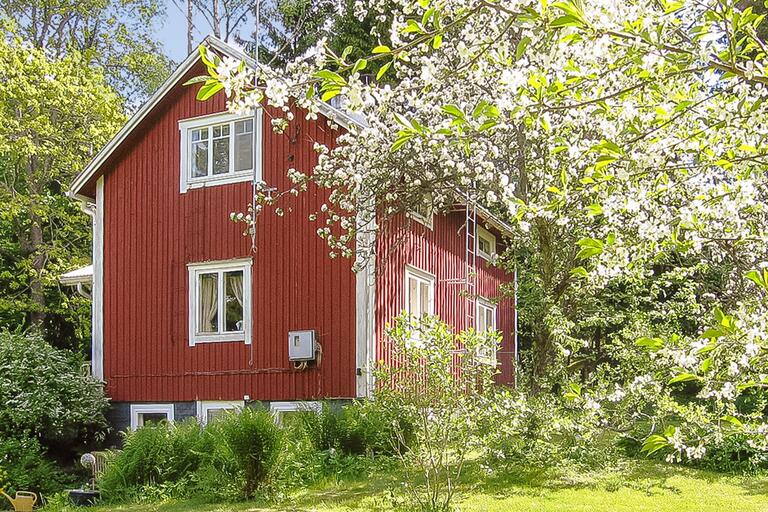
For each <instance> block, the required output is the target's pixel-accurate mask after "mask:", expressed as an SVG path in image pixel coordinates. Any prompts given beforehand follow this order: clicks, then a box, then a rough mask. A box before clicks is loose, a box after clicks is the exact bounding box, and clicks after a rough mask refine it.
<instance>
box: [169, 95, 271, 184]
mask: <svg viewBox="0 0 768 512" xmlns="http://www.w3.org/2000/svg"><path fill="white" fill-rule="evenodd" d="M261 117H262V111H261V109H258V110H257V111H256V112H255V113H249V114H245V115H238V114H230V113H222V114H215V115H212V116H203V117H196V118H193V119H183V120H181V121H179V131H180V132H181V155H180V158H181V192H182V193H184V192H186V191H187V189H190V188H197V187H204V186H211V185H221V184H224V183H236V182H239V181H251V180H253V179H261V151H259V149H260V148H261ZM254 173H255V174H254Z"/></svg>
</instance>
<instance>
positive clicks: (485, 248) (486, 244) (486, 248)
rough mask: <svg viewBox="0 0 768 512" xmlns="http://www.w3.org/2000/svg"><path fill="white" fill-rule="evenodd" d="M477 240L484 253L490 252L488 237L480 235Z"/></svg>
mask: <svg viewBox="0 0 768 512" xmlns="http://www.w3.org/2000/svg"><path fill="white" fill-rule="evenodd" d="M478 240H479V243H480V250H481V251H482V252H484V253H486V254H490V253H491V242H490V241H488V239H486V238H482V237H480V238H479V239H478Z"/></svg>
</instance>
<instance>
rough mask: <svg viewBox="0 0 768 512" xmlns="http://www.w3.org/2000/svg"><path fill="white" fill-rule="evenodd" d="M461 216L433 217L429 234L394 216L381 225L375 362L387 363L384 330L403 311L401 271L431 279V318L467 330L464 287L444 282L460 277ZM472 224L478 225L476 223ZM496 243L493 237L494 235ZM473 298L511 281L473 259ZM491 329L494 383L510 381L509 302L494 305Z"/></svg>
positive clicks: (462, 263)
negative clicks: (495, 343) (495, 342)
mask: <svg viewBox="0 0 768 512" xmlns="http://www.w3.org/2000/svg"><path fill="white" fill-rule="evenodd" d="M464 223H465V213H464V212H453V213H448V214H446V215H435V217H434V220H433V227H432V229H430V228H427V227H425V226H422V225H421V224H419V223H418V222H415V221H409V219H407V218H406V217H405V216H402V215H398V216H395V217H392V218H390V219H387V220H385V221H383V222H382V226H381V228H380V230H381V232H380V234H379V238H378V240H377V243H376V251H377V257H376V340H377V347H376V352H377V354H376V357H377V360H384V361H390V353H389V348H388V347H389V344H388V343H386V326H387V324H388V323H390V322H391V321H392V319H393V318H395V317H396V316H398V315H399V314H401V313H402V312H403V310H404V309H405V268H406V266H407V265H410V266H412V267H416V268H418V269H420V270H423V271H425V272H427V273H429V274H432V275H434V276H435V314H436V315H437V316H439V317H440V319H441V320H443V321H444V322H446V323H448V324H449V325H452V326H453V328H454V329H455V330H456V331H457V332H458V331H461V330H464V329H467V328H469V327H473V326H470V325H468V320H469V316H468V312H469V308H470V307H471V304H472V303H471V302H470V301H469V300H467V299H466V298H465V297H464V296H462V294H461V292H462V290H465V289H466V286H465V285H462V284H455V283H450V282H448V281H449V280H452V279H453V280H456V279H464V278H465V277H466V268H467V267H466V238H465V237H466V232H465V229H464ZM478 223H480V221H479V220H478ZM494 234H495V236H496V239H497V241H499V242H500V240H501V236H500V234H499V233H494ZM475 270H476V293H477V295H479V296H481V297H484V298H486V299H496V298H497V297H501V296H502V293H501V291H500V289H499V287H500V286H501V285H502V284H505V283H512V282H513V276H512V275H509V274H507V273H505V272H504V271H503V270H502V269H500V268H497V267H493V266H491V265H489V263H488V262H487V261H486V260H484V259H483V258H481V257H480V256H477V258H476V263H475ZM496 311H497V313H496V328H497V329H498V330H500V331H501V332H502V336H503V338H502V342H501V346H500V348H499V351H498V353H497V360H498V361H499V372H500V373H499V375H498V376H497V382H499V383H504V384H511V383H512V382H514V362H515V353H514V352H515V346H514V334H515V333H514V329H515V325H514V321H515V302H514V298H513V297H504V298H502V299H501V301H500V302H499V303H498V306H497V310H496Z"/></svg>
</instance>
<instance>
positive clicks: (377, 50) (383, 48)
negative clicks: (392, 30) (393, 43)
mask: <svg viewBox="0 0 768 512" xmlns="http://www.w3.org/2000/svg"><path fill="white" fill-rule="evenodd" d="M391 51H392V50H391V49H390V48H389V46H386V45H383V44H380V45H379V46H377V47H376V48H374V49H373V53H374V54H378V53H390V52H391Z"/></svg>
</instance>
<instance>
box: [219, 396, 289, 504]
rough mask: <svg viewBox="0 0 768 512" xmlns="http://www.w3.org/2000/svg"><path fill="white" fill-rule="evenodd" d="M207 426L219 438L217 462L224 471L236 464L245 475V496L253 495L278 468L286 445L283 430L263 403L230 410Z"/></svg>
mask: <svg viewBox="0 0 768 512" xmlns="http://www.w3.org/2000/svg"><path fill="white" fill-rule="evenodd" d="M207 430H208V431H209V433H210V434H212V435H213V439H214V440H215V445H214V455H213V462H214V464H216V465H217V466H219V467H218V469H221V470H222V471H223V472H231V471H232V468H233V466H234V468H236V469H237V471H238V472H239V474H240V475H242V478H243V497H245V498H251V497H252V496H253V494H254V492H255V491H256V489H257V488H258V487H259V485H261V484H262V483H264V482H265V481H266V480H267V479H268V478H269V477H270V476H271V475H272V473H273V472H274V470H275V467H276V465H277V461H278V458H279V456H280V454H281V451H282V449H283V447H284V441H285V440H284V432H283V430H282V429H281V428H280V427H279V426H278V425H277V424H276V423H275V420H274V418H273V417H272V414H271V413H270V412H269V411H267V410H266V409H263V408H261V407H258V408H257V407H246V408H245V409H243V410H242V411H241V412H239V413H232V414H227V415H225V416H224V417H222V418H219V419H217V421H215V422H213V423H212V424H211V425H209V427H208V429H207Z"/></svg>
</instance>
